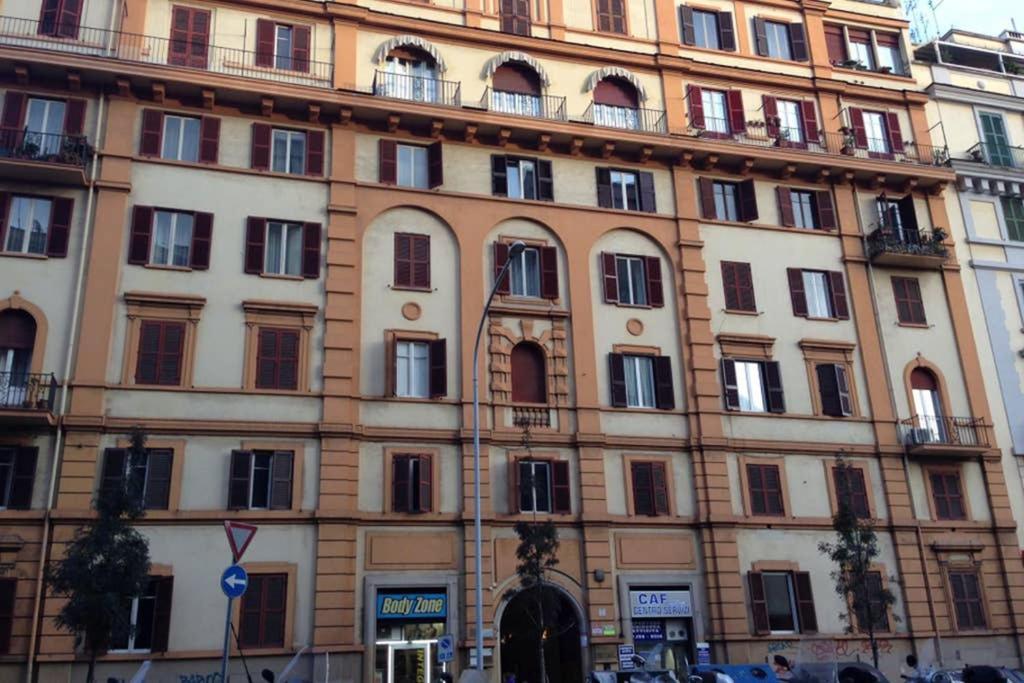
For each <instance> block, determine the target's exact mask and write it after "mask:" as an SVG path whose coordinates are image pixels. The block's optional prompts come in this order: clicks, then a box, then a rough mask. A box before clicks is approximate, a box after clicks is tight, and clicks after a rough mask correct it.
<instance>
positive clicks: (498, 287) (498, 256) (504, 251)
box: [494, 242, 511, 294]
mask: <svg viewBox="0 0 1024 683" xmlns="http://www.w3.org/2000/svg"><path fill="white" fill-rule="evenodd" d="M506 263H508V245H507V244H505V243H504V242H495V243H494V283H495V291H496V292H497V293H498V294H508V293H509V292H510V291H511V289H510V287H509V282H508V273H506V274H505V277H503V278H501V280H500V281H499V280H498V276H500V275H501V269H502V268H504V267H505V264H506Z"/></svg>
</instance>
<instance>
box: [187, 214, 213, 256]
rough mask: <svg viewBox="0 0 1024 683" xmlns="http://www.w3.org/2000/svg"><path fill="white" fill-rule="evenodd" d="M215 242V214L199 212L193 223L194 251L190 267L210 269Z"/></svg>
mask: <svg viewBox="0 0 1024 683" xmlns="http://www.w3.org/2000/svg"><path fill="white" fill-rule="evenodd" d="M212 242H213V214H212V213H204V212H202V211H197V212H196V213H195V214H194V217H193V223H192V249H191V250H190V252H189V265H190V266H191V267H192V269H193V270H206V269H207V268H209V267H210V246H211V243H212Z"/></svg>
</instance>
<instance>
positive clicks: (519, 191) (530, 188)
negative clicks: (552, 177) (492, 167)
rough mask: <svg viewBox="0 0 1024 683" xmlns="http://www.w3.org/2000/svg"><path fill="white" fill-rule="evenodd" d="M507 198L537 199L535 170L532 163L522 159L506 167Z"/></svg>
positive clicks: (534, 165)
mask: <svg viewBox="0 0 1024 683" xmlns="http://www.w3.org/2000/svg"><path fill="white" fill-rule="evenodd" d="M508 196H509V197H511V198H512V199H536V198H537V168H536V164H535V163H534V162H533V161H530V160H527V159H522V160H519V161H515V162H513V163H510V164H509V165H508Z"/></svg>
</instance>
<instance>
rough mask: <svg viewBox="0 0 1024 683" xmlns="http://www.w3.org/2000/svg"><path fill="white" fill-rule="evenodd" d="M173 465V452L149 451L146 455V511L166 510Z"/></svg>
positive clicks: (168, 503)
mask: <svg viewBox="0 0 1024 683" xmlns="http://www.w3.org/2000/svg"><path fill="white" fill-rule="evenodd" d="M173 465H174V451H171V450H165V449H162V448H160V449H154V450H150V451H148V452H147V454H146V498H145V500H144V504H145V507H146V509H147V510H166V509H167V508H168V507H169V506H170V502H171V472H172V468H173Z"/></svg>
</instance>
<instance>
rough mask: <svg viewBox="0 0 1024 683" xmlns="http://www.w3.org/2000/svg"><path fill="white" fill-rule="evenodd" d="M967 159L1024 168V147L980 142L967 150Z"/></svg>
mask: <svg viewBox="0 0 1024 683" xmlns="http://www.w3.org/2000/svg"><path fill="white" fill-rule="evenodd" d="M967 160H968V161H974V162H977V163H979V164H988V165H989V166H1002V167H1004V168H1020V169H1024V147H1011V146H1009V145H991V144H989V143H987V142H979V143H978V144H976V145H974V146H973V147H971V148H970V149H968V150H967Z"/></svg>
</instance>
